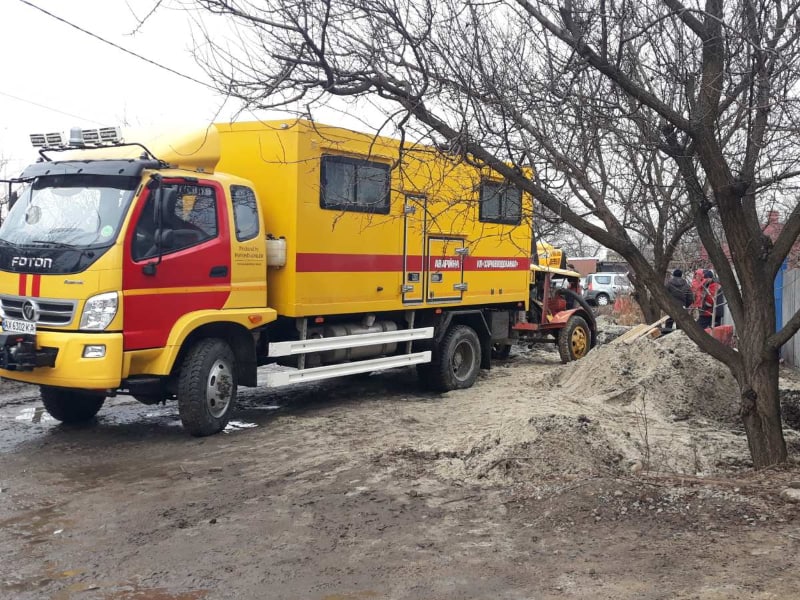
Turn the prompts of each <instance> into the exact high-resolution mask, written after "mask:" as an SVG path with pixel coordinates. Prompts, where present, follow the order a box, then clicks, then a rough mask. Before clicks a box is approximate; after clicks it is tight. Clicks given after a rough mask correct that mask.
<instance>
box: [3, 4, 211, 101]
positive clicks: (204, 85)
mask: <svg viewBox="0 0 800 600" xmlns="http://www.w3.org/2000/svg"><path fill="white" fill-rule="evenodd" d="M19 1H20V2H22V3H23V4H26V5H28V6H30V7H31V8H34V9H36V10H38V11H39V12H42V13H44V14H46V15H47V16H48V17H52V18H53V19H55V20H56V21H60V22H61V23H64V24H65V25H69V26H70V27H72V28H73V29H77V30H78V31H80V32H81V33H85V34H86V35H88V36H91V37H93V38H94V39H96V40H99V41H101V42H103V43H104V44H108V45H109V46H112V47H114V48H116V49H117V50H121V51H122V52H125V53H126V54H130V55H131V56H135V57H136V58H138V59H139V60H143V61H144V62H146V63H150V64H151V65H153V66H154V67H158V68H159V69H163V70H165V71H168V72H170V73H172V74H173V75H177V76H178V77H183V78H184V79H188V80H189V81H192V82H194V83H197V84H199V85H202V86H203V87H206V88H209V89H211V90H214V91H215V92H216V91H217V88H215V87H214V86H213V85H211V84H209V83H206V82H205V81H200V80H199V79H195V78H194V77H191V76H190V75H186V74H185V73H181V72H180V71H176V70H175V69H171V68H170V67H167V66H165V65H162V64H160V63H157V62H156V61H154V60H151V59H149V58H147V57H145V56H142V55H141V54H137V53H136V52H133V51H132V50H128V49H127V48H123V47H122V46H120V45H119V44H115V43H114V42H112V41H109V40H107V39H105V38H102V37H100V36H99V35H97V34H96V33H92V32H91V31H89V30H88V29H84V28H83V27H80V26H78V25H75V23H72V22H70V21H67V20H66V19H64V18H62V17H59V16H58V15H55V14H53V13H51V12H49V11H47V10H45V9H44V8H42V7H40V6H36V5H35V4H33V3H32V2H29V1H28V0H19Z"/></svg>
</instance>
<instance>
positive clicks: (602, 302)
mask: <svg viewBox="0 0 800 600" xmlns="http://www.w3.org/2000/svg"><path fill="white" fill-rule="evenodd" d="M610 300H611V298H609V297H608V294H597V296H596V297H595V300H594V301H595V302H596V303H597V306H608V303H609V301H610Z"/></svg>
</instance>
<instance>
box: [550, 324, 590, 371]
mask: <svg viewBox="0 0 800 600" xmlns="http://www.w3.org/2000/svg"><path fill="white" fill-rule="evenodd" d="M591 348H592V332H591V331H590V330H589V325H588V324H587V323H586V320H585V319H584V318H583V317H581V316H578V315H572V316H571V317H570V318H569V320H568V321H567V324H566V325H565V326H564V328H563V329H561V330H560V331H559V332H558V353H559V354H560V355H561V362H563V363H568V362H570V361H573V360H578V359H579V358H583V357H584V356H586V354H587V353H588V352H589V350H591Z"/></svg>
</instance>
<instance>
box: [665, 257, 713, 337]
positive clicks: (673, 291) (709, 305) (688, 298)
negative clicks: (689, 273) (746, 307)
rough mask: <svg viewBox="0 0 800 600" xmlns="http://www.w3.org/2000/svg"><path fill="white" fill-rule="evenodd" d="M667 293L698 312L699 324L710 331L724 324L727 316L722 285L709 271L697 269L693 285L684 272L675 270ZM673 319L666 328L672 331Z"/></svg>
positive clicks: (669, 281)
mask: <svg viewBox="0 0 800 600" xmlns="http://www.w3.org/2000/svg"><path fill="white" fill-rule="evenodd" d="M666 286H667V293H668V294H669V295H670V296H672V297H673V298H675V300H677V301H678V302H679V303H680V304H681V306H683V307H684V308H686V309H696V310H697V324H698V325H700V327H702V328H703V329H708V328H709V327H713V326H715V325H719V324H720V323H721V322H722V317H723V316H724V314H725V297H724V295H723V294H722V285H721V284H720V283H719V281H717V280H716V278H715V277H714V273H713V272H711V271H709V270H708V269H697V270H696V271H695V272H694V277H693V278H692V283H691V285H690V284H689V282H688V281H686V278H685V277H684V276H683V271H681V270H680V269H675V270H674V271H673V272H672V277H671V278H670V279H669V280H668V281H667V284H666ZM673 324H674V321H673V319H671V318H670V319H667V322H666V328H667V329H672V326H673Z"/></svg>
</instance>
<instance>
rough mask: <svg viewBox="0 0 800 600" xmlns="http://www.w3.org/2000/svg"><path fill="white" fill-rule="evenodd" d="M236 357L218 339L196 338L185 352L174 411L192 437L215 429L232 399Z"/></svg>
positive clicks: (223, 421) (220, 427)
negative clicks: (176, 411)
mask: <svg viewBox="0 0 800 600" xmlns="http://www.w3.org/2000/svg"><path fill="white" fill-rule="evenodd" d="M236 387H237V378H236V359H235V357H234V355H233V351H232V350H231V347H230V346H229V345H228V344H227V343H226V342H224V341H223V340H221V339H217V338H209V339H205V340H201V341H199V342H197V343H196V344H195V345H194V346H193V347H192V348H191V349H190V350H189V352H188V353H187V354H186V357H185V358H184V360H183V363H182V364H181V369H180V375H179V377H178V414H179V415H180V417H181V423H183V428H184V429H185V430H186V431H187V432H189V434H190V435H193V436H195V437H203V436H207V435H214V434H215V433H219V432H220V431H222V430H223V429H225V426H226V425H227V424H228V421H230V418H231V413H232V412H233V406H234V404H235V403H236Z"/></svg>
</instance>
